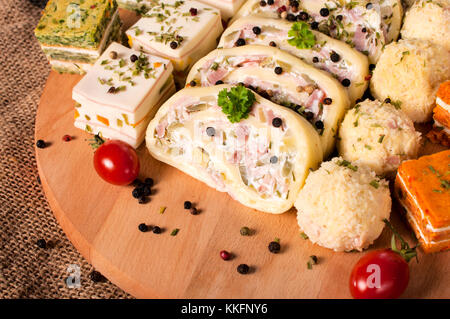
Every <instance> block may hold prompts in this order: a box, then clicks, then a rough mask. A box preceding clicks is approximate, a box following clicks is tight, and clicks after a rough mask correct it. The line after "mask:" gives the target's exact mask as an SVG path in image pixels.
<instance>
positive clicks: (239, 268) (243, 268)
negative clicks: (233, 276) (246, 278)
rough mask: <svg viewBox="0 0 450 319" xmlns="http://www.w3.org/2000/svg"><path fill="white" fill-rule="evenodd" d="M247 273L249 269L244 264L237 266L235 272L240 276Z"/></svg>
mask: <svg viewBox="0 0 450 319" xmlns="http://www.w3.org/2000/svg"><path fill="white" fill-rule="evenodd" d="M249 271H250V267H249V266H248V265H246V264H240V265H239V266H237V272H238V273H240V274H241V275H245V274H248V272H249Z"/></svg>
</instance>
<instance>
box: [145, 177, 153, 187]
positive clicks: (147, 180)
mask: <svg viewBox="0 0 450 319" xmlns="http://www.w3.org/2000/svg"><path fill="white" fill-rule="evenodd" d="M153 183H154V182H153V178H150V177H148V178H146V179H145V180H144V184H145V185H147V186H150V187H152V186H153Z"/></svg>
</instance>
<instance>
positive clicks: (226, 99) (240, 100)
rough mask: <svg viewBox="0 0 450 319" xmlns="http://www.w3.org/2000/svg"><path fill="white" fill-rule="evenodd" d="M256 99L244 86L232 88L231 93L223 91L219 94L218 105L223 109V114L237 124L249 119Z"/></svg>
mask: <svg viewBox="0 0 450 319" xmlns="http://www.w3.org/2000/svg"><path fill="white" fill-rule="evenodd" d="M255 101H256V97H255V94H253V92H252V91H250V90H248V89H247V88H245V87H244V86H243V85H238V86H235V87H232V88H231V89H230V91H228V90H227V89H223V90H221V91H220V92H219V96H218V99H217V104H218V105H219V106H220V107H222V112H223V113H225V114H226V115H227V118H228V120H229V121H230V122H231V123H237V122H239V121H240V120H242V119H246V118H248V114H249V113H250V109H251V107H252V105H253V103H255Z"/></svg>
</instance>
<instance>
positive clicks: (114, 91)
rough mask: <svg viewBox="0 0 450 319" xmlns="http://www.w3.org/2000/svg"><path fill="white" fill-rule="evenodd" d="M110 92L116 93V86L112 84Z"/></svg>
mask: <svg viewBox="0 0 450 319" xmlns="http://www.w3.org/2000/svg"><path fill="white" fill-rule="evenodd" d="M108 93H111V94H113V93H116V88H115V87H114V86H111V87H110V88H109V90H108Z"/></svg>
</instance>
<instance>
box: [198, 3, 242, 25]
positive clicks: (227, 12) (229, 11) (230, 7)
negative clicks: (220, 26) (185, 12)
mask: <svg viewBox="0 0 450 319" xmlns="http://www.w3.org/2000/svg"><path fill="white" fill-rule="evenodd" d="M199 1H200V2H203V3H206V4H209V5H210V6H213V7H215V8H217V9H219V10H220V13H221V15H222V19H224V20H225V21H227V20H228V19H230V18H231V17H232V16H234V15H235V13H236V12H237V11H238V10H239V8H240V7H241V6H242V4H243V3H244V2H245V0H199Z"/></svg>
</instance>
